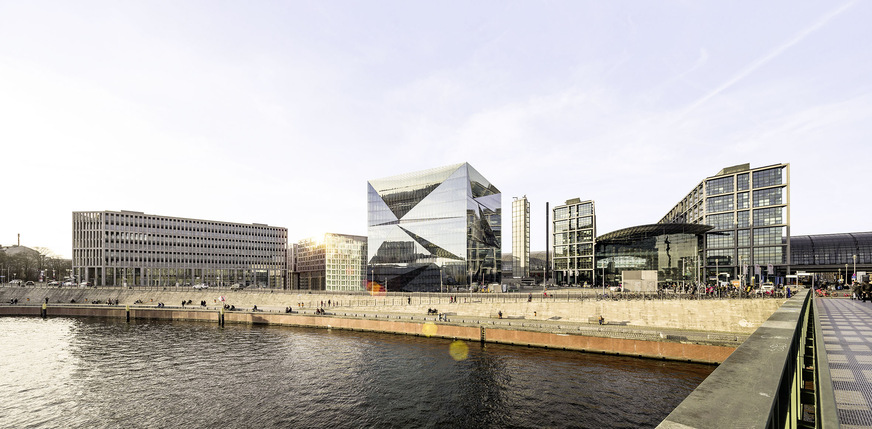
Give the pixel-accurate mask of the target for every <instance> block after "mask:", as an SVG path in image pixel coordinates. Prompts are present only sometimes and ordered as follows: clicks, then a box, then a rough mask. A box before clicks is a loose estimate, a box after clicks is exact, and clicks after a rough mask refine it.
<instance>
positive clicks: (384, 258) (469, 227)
mask: <svg viewBox="0 0 872 429" xmlns="http://www.w3.org/2000/svg"><path fill="white" fill-rule="evenodd" d="M367 187H368V192H367V193H368V214H367V225H368V246H367V261H368V264H369V273H368V280H370V281H371V282H372V283H374V284H376V285H378V287H384V288H386V289H387V290H389V291H394V290H401V291H439V290H453V289H454V288H457V287H464V286H473V287H474V286H475V285H477V284H487V283H492V282H499V281H500V278H501V272H502V261H501V258H502V256H501V249H500V244H501V237H502V230H501V222H502V221H501V211H502V209H501V204H502V201H501V195H502V194H501V193H500V191H499V190H498V189H497V188H496V187H495V186H494V185H493V184H491V183H490V182H489V181H488V180H487V179H485V178H484V176H482V175H481V174H480V173H479V172H478V171H476V170H475V169H474V168H473V167H472V166H470V165H469V164H468V163H463V164H455V165H450V166H446V167H439V168H433V169H429V170H424V171H417V172H412V173H407V174H401V175H398V176H392V177H386V178H382V179H374V180H370V181H369V182H368V183H367Z"/></svg>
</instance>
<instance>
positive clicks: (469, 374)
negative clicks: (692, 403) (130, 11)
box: [0, 317, 714, 429]
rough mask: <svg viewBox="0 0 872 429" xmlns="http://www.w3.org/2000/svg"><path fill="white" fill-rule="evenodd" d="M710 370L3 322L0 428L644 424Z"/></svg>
mask: <svg viewBox="0 0 872 429" xmlns="http://www.w3.org/2000/svg"><path fill="white" fill-rule="evenodd" d="M713 370H714V367H713V366H708V365H699V364H689V363H678V362H667V361H657V360H646V359H636V358H627V357H615V356H605V355H595V354H587V353H580V352H570V351H560V350H547V349H539V348H525V347H514V346H502V345H493V344H487V345H482V344H480V343H476V342H454V341H451V340H443V339H433V338H423V337H411V336H398V335H388V334H375V333H361V332H349V331H340V330H318V329H303V328H289V327H270V326H249V325H227V326H226V327H224V328H219V327H217V326H216V325H212V324H205V323H186V322H161V321H133V322H131V323H126V322H124V320H117V319H89V318H49V319H45V320H43V319H38V318H20V317H5V318H0V395H2V396H0V401H2V402H0V427H15V428H28V427H30V428H47V427H48V428H52V427H58V428H61V427H62V428H68V427H79V428H85V427H86V428H180V427H185V428H197V427H202V428H213V427H227V428H248V427H263V428H276V427H282V428H285V427H286V428H331V429H332V428H367V427H369V428H419V427H452V428H513V427H516V428H547V427H555V428H563V427H585V428H626V427H633V428H636V427H651V426H656V425H657V424H658V423H659V422H660V421H661V420H663V419H664V418H665V417H666V416H667V415H668V414H669V412H670V411H671V410H672V409H673V408H674V407H675V406H676V405H678V404H679V403H680V402H681V401H682V400H683V399H684V398H685V397H686V396H687V395H688V394H689V393H690V392H691V391H692V390H693V389H694V388H695V387H696V386H697V385H698V384H699V383H701V382H702V380H703V379H704V378H705V377H706V376H708V374H709V373H711V371H713Z"/></svg>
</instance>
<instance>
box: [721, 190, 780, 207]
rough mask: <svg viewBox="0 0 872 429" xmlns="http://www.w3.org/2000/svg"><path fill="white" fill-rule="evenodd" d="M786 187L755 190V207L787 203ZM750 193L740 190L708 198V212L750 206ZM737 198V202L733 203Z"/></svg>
mask: <svg viewBox="0 0 872 429" xmlns="http://www.w3.org/2000/svg"><path fill="white" fill-rule="evenodd" d="M783 190H784V188H768V189H761V190H759V191H754V192H753V204H754V207H765V206H777V205H781V204H785V201H784V198H783V197H782V195H783ZM750 195H751V194H750V193H748V192H740V193H738V194H736V195H735V199H734V198H733V195H732V194H730V195H721V196H718V197H711V198H709V199H707V200H706V213H717V212H726V211H733V210H742V209H748V208H750V203H751V201H750V198H749V197H750ZM734 200H735V204H733V202H734Z"/></svg>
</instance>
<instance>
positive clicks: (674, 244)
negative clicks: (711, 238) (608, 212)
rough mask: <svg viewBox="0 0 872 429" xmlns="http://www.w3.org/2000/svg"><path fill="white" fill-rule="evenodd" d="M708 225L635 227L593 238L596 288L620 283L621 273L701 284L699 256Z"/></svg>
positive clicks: (661, 280)
mask: <svg viewBox="0 0 872 429" xmlns="http://www.w3.org/2000/svg"><path fill="white" fill-rule="evenodd" d="M710 230H712V227H711V226H708V225H700V224H687V223H662V224H654V225H639V226H634V227H630V228H624V229H621V230H618V231H613V232H610V233H608V234H604V235H601V236H599V237H597V241H596V267H597V283H596V285H597V286H613V285H618V284H621V283H622V281H623V274H622V273H623V272H624V271H643V270H646V271H647V270H651V271H657V281H658V282H666V283H678V284H689V283H697V282H701V281H702V280H701V278H702V275H703V274H702V272H701V271H702V270H701V269H700V268H701V266H700V255H701V254H702V244H703V242H704V240H705V234H706V233H707V232H708V231H710Z"/></svg>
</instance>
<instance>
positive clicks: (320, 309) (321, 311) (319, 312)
mask: <svg viewBox="0 0 872 429" xmlns="http://www.w3.org/2000/svg"><path fill="white" fill-rule="evenodd" d="M315 314H327V313H325V312H324V309H323V308H318V309H316V310H315Z"/></svg>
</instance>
